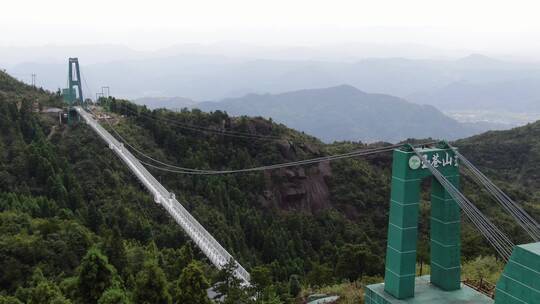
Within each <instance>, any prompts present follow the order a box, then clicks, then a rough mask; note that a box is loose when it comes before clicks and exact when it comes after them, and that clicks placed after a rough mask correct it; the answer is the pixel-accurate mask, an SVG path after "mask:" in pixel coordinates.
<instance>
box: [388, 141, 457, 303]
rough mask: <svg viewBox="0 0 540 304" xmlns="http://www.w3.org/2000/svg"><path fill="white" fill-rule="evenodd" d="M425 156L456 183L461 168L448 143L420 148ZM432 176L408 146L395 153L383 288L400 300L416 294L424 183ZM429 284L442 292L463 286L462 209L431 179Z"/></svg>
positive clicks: (455, 184)
mask: <svg viewBox="0 0 540 304" xmlns="http://www.w3.org/2000/svg"><path fill="white" fill-rule="evenodd" d="M421 154H422V155H423V157H424V158H425V159H427V160H428V161H429V162H431V164H432V165H433V167H435V168H437V169H438V170H439V171H440V172H441V173H442V174H443V175H444V176H445V177H446V178H447V179H448V180H449V181H450V182H451V183H453V184H454V186H456V187H459V168H458V162H457V157H456V156H455V154H454V151H453V150H452V149H450V148H448V147H441V148H436V149H421ZM427 177H431V172H430V171H429V170H428V169H427V168H426V167H424V166H423V165H422V161H421V160H420V158H419V157H418V156H417V155H416V154H415V153H414V151H413V150H412V149H410V148H405V149H398V150H395V151H394V160H393V167H392V191H391V199H390V218H389V224H388V243H387V249H386V268H385V291H386V292H388V293H389V294H391V295H393V296H394V297H396V298H397V299H404V298H409V297H413V296H414V287H415V272H416V271H415V269H416V245H417V234H418V213H419V204H420V184H421V183H422V180H424V179H425V178H427ZM431 185H432V186H431V283H432V284H433V285H435V286H437V287H439V288H441V289H442V290H446V291H450V290H456V289H459V288H460V285H461V281H460V276H461V269H460V256H461V254H460V209H459V206H458V204H457V203H456V202H455V201H454V200H453V199H452V197H451V196H450V194H449V193H448V192H447V191H446V190H445V189H444V187H443V186H442V185H441V184H440V183H439V182H438V181H437V180H436V179H434V178H432V181H431Z"/></svg>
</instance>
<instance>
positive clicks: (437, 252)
mask: <svg viewBox="0 0 540 304" xmlns="http://www.w3.org/2000/svg"><path fill="white" fill-rule="evenodd" d="M446 178H447V179H448V180H449V181H450V182H451V183H452V184H453V185H454V186H456V188H457V187H459V176H458V175H454V176H452V175H450V176H447V177H446ZM460 221H461V219H460V208H459V206H458V204H457V203H456V202H455V201H454V199H452V197H451V196H450V194H449V193H448V192H447V191H446V190H444V188H443V186H442V185H441V184H440V183H439V182H438V181H437V180H435V179H433V182H432V190H431V224H430V225H431V232H430V233H431V283H432V284H434V285H435V286H437V287H439V288H441V289H443V290H447V291H450V290H456V289H459V288H460V286H461V242H460V237H461V229H460V227H461V225H460Z"/></svg>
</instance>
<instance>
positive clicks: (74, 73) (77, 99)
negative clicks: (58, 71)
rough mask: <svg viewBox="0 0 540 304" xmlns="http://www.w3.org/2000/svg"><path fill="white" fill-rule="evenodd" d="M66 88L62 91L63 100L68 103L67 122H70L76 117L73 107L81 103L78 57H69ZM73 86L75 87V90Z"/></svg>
mask: <svg viewBox="0 0 540 304" xmlns="http://www.w3.org/2000/svg"><path fill="white" fill-rule="evenodd" d="M68 64H69V71H68V88H67V89H64V90H63V91H62V95H63V96H64V101H65V102H66V103H67V104H68V123H69V124H72V123H73V122H74V121H76V120H77V119H78V115H77V112H76V111H75V110H74V109H73V107H74V106H76V105H83V103H84V97H83V93H82V84H81V71H80V68H79V59H78V58H69V62H68ZM75 87H77V89H76V90H75Z"/></svg>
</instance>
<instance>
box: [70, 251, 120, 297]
mask: <svg viewBox="0 0 540 304" xmlns="http://www.w3.org/2000/svg"><path fill="white" fill-rule="evenodd" d="M115 273H116V270H115V269H114V267H113V266H112V265H111V264H109V261H108V259H107V257H106V256H104V255H103V254H102V253H101V251H99V249H97V248H91V249H90V250H88V252H87V253H86V256H85V257H84V258H83V260H82V262H81V265H80V268H79V277H78V281H77V289H78V292H79V297H80V300H81V301H82V302H84V303H96V302H97V301H98V300H99V298H100V297H101V295H102V294H103V292H104V291H105V290H107V289H108V288H110V287H111V286H113V283H114V282H113V280H114V276H115Z"/></svg>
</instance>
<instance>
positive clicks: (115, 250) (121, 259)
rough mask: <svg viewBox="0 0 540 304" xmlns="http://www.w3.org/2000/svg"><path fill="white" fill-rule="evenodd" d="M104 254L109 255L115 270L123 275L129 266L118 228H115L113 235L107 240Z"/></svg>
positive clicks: (104, 245)
mask: <svg viewBox="0 0 540 304" xmlns="http://www.w3.org/2000/svg"><path fill="white" fill-rule="evenodd" d="M103 252H104V253H105V254H106V255H107V257H108V258H109V262H110V263H111V264H112V265H113V266H114V268H115V269H116V270H117V271H118V272H119V273H123V272H124V268H125V267H126V264H127V255H126V248H125V246H124V242H123V240H122V237H121V235H120V230H119V229H118V227H114V228H113V230H112V233H111V234H110V235H109V236H108V237H107V238H106V239H105V243H104V244H103Z"/></svg>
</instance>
